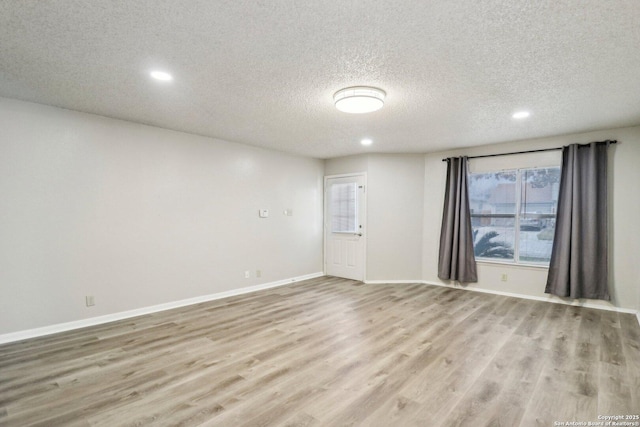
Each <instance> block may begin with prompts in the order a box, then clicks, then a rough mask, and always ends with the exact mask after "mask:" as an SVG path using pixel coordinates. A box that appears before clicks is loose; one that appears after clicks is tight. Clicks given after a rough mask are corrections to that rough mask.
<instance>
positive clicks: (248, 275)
mask: <svg viewBox="0 0 640 427" xmlns="http://www.w3.org/2000/svg"><path fill="white" fill-rule="evenodd" d="M250 277H251V272H250V271H249V270H247V271H245V272H244V278H245V279H248V278H250Z"/></svg>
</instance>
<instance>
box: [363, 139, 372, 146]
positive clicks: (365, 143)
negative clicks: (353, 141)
mask: <svg viewBox="0 0 640 427" xmlns="http://www.w3.org/2000/svg"><path fill="white" fill-rule="evenodd" d="M360 144H362V145H371V144H373V140H371V139H369V138H364V139H363V140H361V141H360Z"/></svg>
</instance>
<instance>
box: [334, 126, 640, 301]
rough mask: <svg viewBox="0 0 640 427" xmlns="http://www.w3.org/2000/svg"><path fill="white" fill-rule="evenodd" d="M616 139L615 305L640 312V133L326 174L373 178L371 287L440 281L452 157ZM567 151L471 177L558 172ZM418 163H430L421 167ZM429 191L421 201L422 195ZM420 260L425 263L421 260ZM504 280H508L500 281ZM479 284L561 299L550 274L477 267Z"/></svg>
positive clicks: (339, 166) (389, 160)
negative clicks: (542, 169)
mask: <svg viewBox="0 0 640 427" xmlns="http://www.w3.org/2000/svg"><path fill="white" fill-rule="evenodd" d="M605 139H617V140H618V141H619V143H618V144H617V145H615V146H612V148H611V149H610V156H609V168H610V173H609V177H610V179H609V194H610V218H611V220H610V223H611V226H610V238H611V244H610V248H611V249H610V252H611V253H610V255H609V257H610V270H611V272H610V276H611V289H610V290H611V294H612V298H613V301H612V304H609V303H606V302H598V301H589V303H590V304H594V305H604V306H612V305H613V306H616V307H622V308H627V309H636V310H640V287H639V286H638V283H640V262H639V261H638V260H639V258H638V256H639V254H640V191H639V190H638V186H639V185H640V127H632V128H623V129H612V130H604V131H598V132H590V133H584V134H574V135H565V136H558V137H553V138H544V139H536V140H527V141H519V142H512V143H505V144H496V145H491V146H483V147H476V148H468V149H463V150H455V151H447V152H438V153H429V154H424V155H422V154H421V155H395V154H393V155H392V154H370V155H360V156H350V157H343V158H337V159H330V160H327V161H326V162H325V174H327V175H330V174H342V173H351V172H367V178H368V236H367V237H368V240H367V275H366V279H367V280H368V281H393V280H402V281H411V280H422V281H426V282H430V283H440V284H443V282H442V281H440V280H439V279H438V277H437V271H438V269H437V262H438V246H439V238H440V226H441V221H442V204H443V199H444V181H445V174H446V163H444V162H442V159H443V158H444V157H448V156H451V155H465V154H466V155H470V156H472V155H481V154H491V153H504V152H512V151H521V150H532V149H537V148H551V147H560V146H563V145H567V144H570V143H574V142H577V143H587V142H591V141H600V140H605ZM560 161H561V153H560V151H554V152H549V153H538V154H526V155H517V156H501V157H494V158H490V159H482V160H480V159H478V160H473V161H472V162H471V169H472V171H482V170H493V169H508V168H516V167H533V166H551V165H559V164H560ZM418 163H423V164H422V165H419V164H418ZM420 192H422V195H420V194H419V193H420ZM418 257H419V258H420V259H418ZM503 273H506V274H507V278H508V279H507V281H506V282H503V281H501V276H502V274H503ZM478 275H479V282H478V283H475V284H470V285H467V286H469V287H473V288H477V289H481V290H488V291H495V292H505V293H512V294H519V295H523V296H530V297H537V298H548V299H550V300H557V298H556V297H550V296H548V295H547V294H545V293H544V287H545V284H546V278H547V269H546V268H540V267H527V266H514V265H508V264H490V263H483V262H479V263H478Z"/></svg>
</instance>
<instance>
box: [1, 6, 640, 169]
mask: <svg viewBox="0 0 640 427" xmlns="http://www.w3.org/2000/svg"><path fill="white" fill-rule="evenodd" d="M152 69H163V70H166V71H169V72H171V73H172V74H173V75H174V77H175V80H174V81H173V82H171V83H164V84H163V83H158V82H156V81H152V80H151V79H149V77H148V73H149V71H150V70H152ZM354 85H370V86H378V87H380V88H382V89H384V90H385V91H386V92H387V101H386V104H385V107H384V108H383V109H382V110H380V111H377V112H374V113H370V114H366V115H349V114H345V113H341V112H339V111H337V110H336V109H335V108H334V106H333V102H332V95H333V93H334V92H335V91H337V90H339V89H341V88H344V87H347V86H354ZM0 96H5V97H9V98H17V99H22V100H27V101H33V102H38V103H43V104H49V105H55V106H59V107H64V108H69V109H73V110H79V111H85V112H89V113H95V114H100V115H104V116H108V117H114V118H119V119H125V120H130V121H134V122H139V123H145V124H150V125H154V126H160V127H164V128H169V129H175V130H179V131H185V132H190V133H195V134H200V135H206V136H212V137H217V138H221V139H225V140H229V141H236V142H241V143H246V144H251V145H256V146H262V147H268V148H273V149H276V150H282V151H287V152H291V153H297V154H302V155H306V156H312V157H319V158H329V157H337V156H342V155H348V154H355V153H362V152H427V151H436V150H443V149H448V148H454V147H466V146H473V145H481V144H490V143H498V142H504V141H510V140H517V139H524V138H535V137H543V136H549V135H558V134H565V133H573V132H581V131H589V130H594V129H603V128H612V127H621V126H630V125H638V124H640V1H639V0H562V1H558V0H553V1H542V0H536V1H531V0H526V1H524V0H487V1H471V0H468V1H461V0H432V1H424V0H401V1H398V2H389V1H370V0H358V1H356V0H326V1H312V0H308V1H295V0H287V1H285V0H282V1H281V0H262V1H247V0H232V1H226V0H225V1H223V0H219V1H207V0H180V1H175V0H140V1H131V0H124V1H116V0H89V1H81V0H48V1H41V0H2V1H1V2H0ZM521 109H527V110H530V111H531V117H530V118H529V119H527V120H524V121H516V120H514V119H512V118H511V114H512V113H513V112H514V111H517V110H521ZM363 137H369V138H372V139H373V140H374V143H373V145H371V146H369V147H362V146H360V144H359V141H360V139H361V138H363Z"/></svg>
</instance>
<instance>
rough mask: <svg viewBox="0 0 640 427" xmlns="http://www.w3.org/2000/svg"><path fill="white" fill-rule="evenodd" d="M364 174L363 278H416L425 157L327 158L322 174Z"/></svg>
mask: <svg viewBox="0 0 640 427" xmlns="http://www.w3.org/2000/svg"><path fill="white" fill-rule="evenodd" d="M353 172H366V173H367V234H366V236H367V271H366V280H367V281H376V280H416V279H418V278H419V277H420V275H421V271H422V267H421V259H422V205H423V197H424V180H423V177H424V156H423V155H421V154H369V155H359V156H349V157H340V158H336V159H329V160H327V161H326V162H325V174H326V175H337V174H346V173H353Z"/></svg>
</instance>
